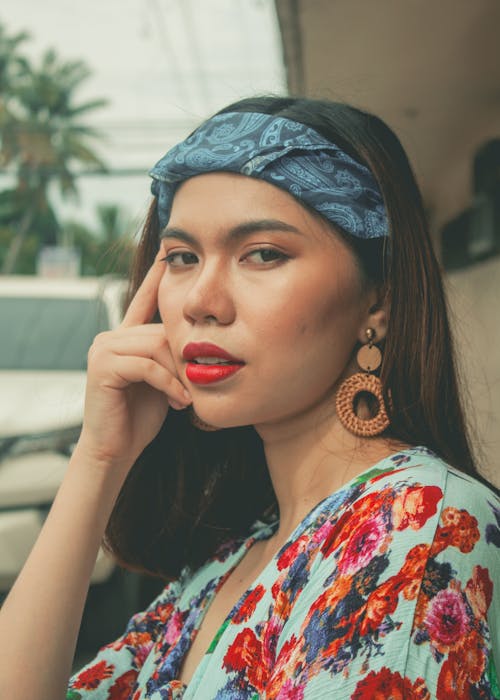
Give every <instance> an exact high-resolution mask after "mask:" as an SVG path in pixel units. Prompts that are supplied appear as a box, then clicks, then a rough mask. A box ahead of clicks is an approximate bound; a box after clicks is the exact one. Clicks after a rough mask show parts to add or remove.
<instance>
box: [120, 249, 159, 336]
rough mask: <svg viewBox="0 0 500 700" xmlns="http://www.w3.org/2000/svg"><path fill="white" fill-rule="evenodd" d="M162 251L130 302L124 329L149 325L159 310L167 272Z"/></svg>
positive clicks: (123, 322) (124, 319)
mask: <svg viewBox="0 0 500 700" xmlns="http://www.w3.org/2000/svg"><path fill="white" fill-rule="evenodd" d="M161 255H162V253H161V251H159V252H158V254H157V256H156V258H155V261H154V263H153V264H152V265H151V267H150V268H149V270H148V272H147V274H146V277H145V278H144V280H143V281H142V284H141V286H140V287H139V289H138V290H137V292H136V293H135V295H134V298H133V299H132V301H131V302H130V306H129V307H128V309H127V312H126V313H125V316H124V317H123V321H122V322H121V324H120V325H121V327H122V328H127V327H130V326H139V325H141V324H143V323H149V321H151V319H152V318H153V316H154V314H155V312H156V311H157V310H158V287H159V284H160V280H161V278H162V275H163V272H164V270H165V267H164V265H163V264H162V261H161Z"/></svg>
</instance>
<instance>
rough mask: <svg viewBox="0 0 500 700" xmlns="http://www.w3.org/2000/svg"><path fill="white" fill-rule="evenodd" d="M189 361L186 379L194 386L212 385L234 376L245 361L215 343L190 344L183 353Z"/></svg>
mask: <svg viewBox="0 0 500 700" xmlns="http://www.w3.org/2000/svg"><path fill="white" fill-rule="evenodd" d="M182 357H183V358H184V360H187V366H186V377H187V378H188V379H189V380H190V381H191V382H193V383H194V384H212V383H214V382H219V381H222V380H223V379H227V378H228V377H230V376H232V375H233V374H235V373H236V372H238V370H240V369H241V368H242V367H243V366H244V364H245V363H244V362H243V360H240V359H239V358H237V357H234V356H233V355H231V354H230V353H228V352H227V351H226V350H224V349H223V348H220V347H218V346H217V345H213V343H188V344H187V345H186V347H185V348H184V350H183V351H182Z"/></svg>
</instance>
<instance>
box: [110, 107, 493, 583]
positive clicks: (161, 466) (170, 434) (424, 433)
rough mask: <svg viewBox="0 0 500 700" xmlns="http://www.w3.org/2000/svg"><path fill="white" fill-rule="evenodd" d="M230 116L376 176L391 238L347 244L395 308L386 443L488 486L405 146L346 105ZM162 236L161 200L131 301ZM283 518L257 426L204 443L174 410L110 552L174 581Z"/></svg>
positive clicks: (135, 479) (121, 502)
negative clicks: (307, 142) (288, 123)
mask: <svg viewBox="0 0 500 700" xmlns="http://www.w3.org/2000/svg"><path fill="white" fill-rule="evenodd" d="M222 111H223V112H225V111H253V112H260V113H267V114H275V115H278V114H279V115H280V116H283V117H286V118H289V119H292V120H295V121H298V122H302V123H304V124H306V125H307V126H310V127H312V128H313V129H316V130H317V131H318V132H320V133H322V134H323V135H324V136H325V137H326V138H327V139H329V140H330V141H331V142H333V143H335V144H337V145H338V146H340V148H342V149H343V150H345V151H346V152H347V153H349V154H350V155H351V156H352V157H353V158H355V159H357V160H358V161H359V162H361V163H363V164H365V165H366V166H368V168H369V169H370V170H371V171H372V173H373V174H374V176H375V178H376V180H377V181H378V183H379V186H380V189H381V191H382V194H383V197H384V200H385V204H386V208H387V212H388V215H389V221H390V237H389V239H388V241H387V240H384V241H382V242H381V241H380V239H378V240H375V241H373V240H371V241H365V240H359V239H353V238H352V237H350V236H348V235H347V234H344V238H345V240H347V241H348V243H349V244H350V245H351V247H352V249H353V251H354V252H355V254H356V256H357V259H358V261H359V263H360V266H361V268H362V270H363V273H364V276H365V277H366V279H367V280H368V281H370V282H371V283H373V284H376V285H377V286H378V287H379V289H380V291H381V294H383V295H384V297H385V298H386V299H387V300H388V301H389V304H390V321H389V329H388V332H387V338H386V341H385V343H384V360H383V365H382V369H381V380H382V384H383V387H384V392H385V395H386V399H387V398H388V396H389V394H390V402H389V401H387V405H388V406H390V407H391V408H390V418H391V425H390V429H389V430H388V431H387V437H391V438H394V439H396V440H399V441H402V442H404V443H409V444H411V445H425V446H427V447H428V448H430V449H431V450H433V451H434V452H435V453H436V454H437V455H438V456H439V457H441V458H442V459H443V460H445V461H446V462H448V463H449V464H451V465H453V466H455V467H456V468H457V469H459V470H461V471H463V472H465V473H467V474H470V475H473V476H475V477H476V478H479V479H481V480H483V479H482V477H481V476H480V475H479V473H478V471H477V469H476V466H475V464H474V459H473V456H472V451H471V448H470V443H469V438H468V434H467V426H466V423H465V420H464V415H463V411H462V407H461V400H460V395H459V387H458V381H457V370H456V365H455V360H454V351H453V343H452V339H451V334H450V329H449V323H448V314H447V308H446V300H445V295H444V291H443V285H442V279H441V272H440V269H439V265H438V262H437V260H436V258H435V256H434V252H433V248H432V244H431V240H430V236H429V232H428V227H427V223H426V217H425V212H424V208H423V204H422V199H421V195H420V192H419V189H418V187H417V184H416V181H415V178H414V175H413V173H412V170H411V167H410V165H409V163H408V159H407V157H406V154H405V152H404V150H403V148H402V146H401V144H400V142H399V140H398V138H397V137H396V136H395V134H394V133H393V132H392V131H391V130H390V129H389V128H388V127H387V126H386V125H385V124H384V123H383V122H382V121H381V120H380V119H378V118H377V117H375V116H373V115H370V114H367V113H365V112H362V111H360V110H358V109H355V108H353V107H350V106H348V105H345V104H340V103H333V102H325V101H319V100H308V99H299V98H277V97H256V98H251V99H247V100H242V101H241V102H238V103H236V104H233V105H230V106H228V107H227V108H225V109H224V110H222ZM341 233H342V232H341ZM158 234H159V223H158V216H157V210H156V201H155V200H154V201H153V203H152V205H151V208H150V210H149V214H148V217H147V220H146V222H145V225H144V229H143V233H142V238H141V241H140V243H139V247H138V250H137V254H136V258H135V262H134V266H133V270H132V276H131V287H130V292H131V294H132V295H133V294H134V292H135V291H136V289H137V288H138V286H139V285H140V283H141V282H142V280H143V278H144V276H145V274H146V272H147V270H148V269H149V267H150V266H151V264H152V262H153V259H154V256H155V255H156V253H157V251H158V245H159V236H158ZM275 511H276V501H275V496H274V492H273V489H272V486H271V482H270V478H269V473H268V470H267V467H266V462H265V456H264V451H263V447H262V443H261V440H260V438H259V436H258V435H257V433H256V431H255V430H254V429H253V428H252V427H242V428H231V429H226V430H220V431H217V432H213V433H205V432H201V431H199V430H197V429H196V428H194V427H193V426H192V425H191V423H190V421H189V417H188V415H187V412H186V411H181V412H177V411H169V414H168V416H167V419H166V420H165V423H164V425H163V427H162V429H161V430H160V432H159V433H158V435H157V437H156V438H155V439H154V440H153V442H152V443H151V444H150V445H149V446H148V447H147V448H146V449H145V450H144V452H143V453H142V455H141V456H140V457H139V459H138V460H137V462H136V463H135V464H134V466H133V467H132V469H131V471H130V473H129V476H128V478H127V480H126V481H125V484H124V486H123V488H122V490H121V493H120V495H119V498H118V500H117V503H116V505H115V508H114V510H113V513H112V515H111V519H110V521H109V524H108V528H107V531H106V544H107V546H108V548H109V549H111V550H112V551H113V552H114V554H115V555H116V556H117V557H118V559H119V560H120V561H121V562H122V563H125V564H126V565H128V566H129V567H131V568H135V569H139V570H143V571H148V572H150V573H153V574H157V575H161V576H164V577H166V578H172V577H175V576H177V575H178V574H179V571H180V570H181V568H182V567H183V566H184V565H186V564H189V565H190V566H192V567H195V566H197V565H199V564H201V563H202V562H203V561H205V560H206V559H207V558H208V557H209V556H210V555H212V554H213V553H214V551H215V549H216V548H217V546H218V545H219V544H220V543H222V542H223V541H224V540H226V539H229V538H232V537H235V536H241V535H244V534H245V533H246V532H248V529H249V527H250V525H251V524H252V523H253V522H254V521H255V520H257V519H259V518H260V519H265V518H266V517H268V516H269V515H271V514H273V513H275Z"/></svg>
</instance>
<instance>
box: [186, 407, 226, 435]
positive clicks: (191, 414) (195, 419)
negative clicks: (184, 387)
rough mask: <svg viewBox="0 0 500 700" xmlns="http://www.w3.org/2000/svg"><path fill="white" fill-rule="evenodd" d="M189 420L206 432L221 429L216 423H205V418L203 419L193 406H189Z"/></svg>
mask: <svg viewBox="0 0 500 700" xmlns="http://www.w3.org/2000/svg"><path fill="white" fill-rule="evenodd" d="M189 420H190V421H191V425H193V426H194V427H195V428H198V430H203V432H205V433H214V432H215V431H216V430H220V428H216V427H215V425H210V423H205V421H204V420H201V418H200V416H199V415H198V414H197V413H195V410H194V408H193V407H192V406H190V408H189Z"/></svg>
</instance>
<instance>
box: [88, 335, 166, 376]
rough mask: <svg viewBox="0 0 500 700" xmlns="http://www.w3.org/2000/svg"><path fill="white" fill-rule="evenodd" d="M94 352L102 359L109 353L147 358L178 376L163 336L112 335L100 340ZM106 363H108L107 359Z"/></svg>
mask: <svg viewBox="0 0 500 700" xmlns="http://www.w3.org/2000/svg"><path fill="white" fill-rule="evenodd" d="M94 352H98V353H99V355H100V357H104V353H106V356H107V355H108V354H109V353H112V354H113V355H121V356H124V355H131V356H133V355H135V356H137V357H146V358H149V359H151V360H155V361H156V362H159V363H160V364H162V365H163V366H164V367H165V368H166V369H168V370H169V371H170V372H172V373H173V374H175V375H177V371H176V369H175V362H174V358H173V357H172V353H171V351H170V347H169V345H168V342H167V340H166V338H165V336H161V335H152V334H149V335H147V336H146V335H140V334H138V335H135V334H134V335H122V336H116V335H110V336H109V337H108V338H103V339H101V340H98V341H97V342H96V343H95V345H94ZM105 361H106V362H107V361H108V358H107V357H106V359H105Z"/></svg>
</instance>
